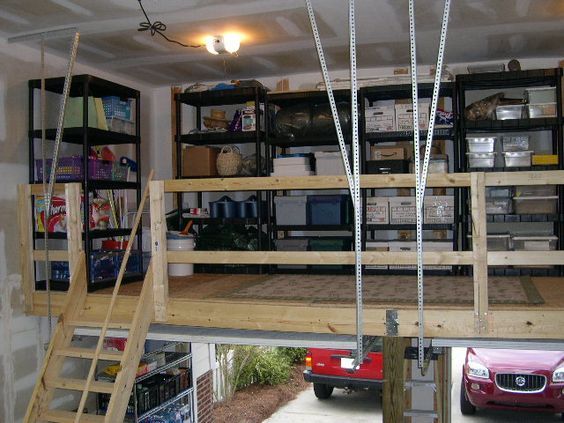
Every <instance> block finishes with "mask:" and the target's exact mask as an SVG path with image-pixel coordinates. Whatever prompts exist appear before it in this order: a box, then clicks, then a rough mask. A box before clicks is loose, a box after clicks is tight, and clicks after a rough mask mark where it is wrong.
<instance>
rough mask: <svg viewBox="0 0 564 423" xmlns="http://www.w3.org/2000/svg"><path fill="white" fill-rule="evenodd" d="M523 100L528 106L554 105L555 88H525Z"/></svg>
mask: <svg viewBox="0 0 564 423" xmlns="http://www.w3.org/2000/svg"><path fill="white" fill-rule="evenodd" d="M525 100H527V103H529V104H535V103H556V87H532V88H525Z"/></svg>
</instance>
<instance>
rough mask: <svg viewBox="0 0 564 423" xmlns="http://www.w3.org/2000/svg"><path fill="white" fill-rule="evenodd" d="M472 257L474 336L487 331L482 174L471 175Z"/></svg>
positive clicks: (483, 183)
mask: <svg viewBox="0 0 564 423" xmlns="http://www.w3.org/2000/svg"><path fill="white" fill-rule="evenodd" d="M471 175H472V177H471V179H472V185H471V188H470V191H471V199H472V255H473V259H474V264H473V268H472V269H473V277H474V317H475V320H476V334H480V335H482V334H484V333H486V332H487V330H488V325H487V319H488V243H487V223H486V187H485V174H484V173H483V172H479V173H472V174H471Z"/></svg>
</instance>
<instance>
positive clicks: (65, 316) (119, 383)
mask: <svg viewBox="0 0 564 423" xmlns="http://www.w3.org/2000/svg"><path fill="white" fill-rule="evenodd" d="M152 174H153V172H151V174H150V175H149V181H150V180H151V178H152ZM148 187H149V183H147V186H146V188H145V191H144V193H143V197H142V199H141V202H140V204H139V208H138V210H137V214H136V216H135V221H134V224H133V228H132V230H131V236H130V239H133V235H134V234H135V233H136V232H137V229H138V227H139V223H140V221H141V212H142V210H143V207H144V204H145V200H146V198H147V195H148V192H149V190H148ZM132 245H133V243H132V242H129V243H128V246H127V249H126V250H125V254H124V257H123V260H122V263H121V267H120V271H119V274H118V277H117V280H116V284H115V286H114V289H113V293H112V297H111V300H110V301H109V304H108V309H107V310H106V313H105V319H104V320H96V319H85V318H84V317H83V316H84V315H85V311H86V296H87V274H86V260H85V255H84V252H81V253H80V256H79V259H78V260H77V262H76V264H75V266H74V268H73V269H72V272H71V279H70V287H69V291H68V293H67V295H66V298H65V303H64V305H63V312H62V314H61V315H60V316H59V320H58V322H57V325H56V327H55V331H54V333H53V336H52V338H51V342H50V344H49V348H48V349H47V352H46V355H45V359H44V362H43V366H42V368H41V370H40V374H39V376H38V379H37V382H36V384H35V388H34V390H33V393H32V396H31V399H30V402H29V405H28V408H27V412H26V415H25V418H24V422H61V423H78V422H85V423H90V422H100V423H101V422H106V423H115V422H121V421H123V419H124V417H125V412H126V410H127V405H128V403H129V397H130V395H131V390H132V388H133V384H134V381H135V375H136V374H137V368H138V365H139V360H140V359H141V356H142V355H143V349H144V343H145V339H146V337H147V332H148V330H149V326H150V324H151V321H152V320H153V317H154V310H155V306H154V299H153V276H152V274H153V272H152V264H149V269H148V270H147V273H146V276H145V280H144V281H143V287H142V289H141V294H140V296H139V299H138V302H137V305H136V308H135V312H134V313H133V317H132V319H131V321H128V322H124V321H117V320H112V311H113V309H114V306H115V304H116V301H117V297H118V293H119V288H120V286H121V281H122V280H123V276H124V274H125V268H126V265H127V260H128V259H129V255H130V252H131V247H132ZM79 327H88V328H95V329H96V328H97V329H100V333H99V335H98V342H97V344H96V348H95V349H88V348H77V347H73V346H72V345H71V343H72V340H73V336H74V334H75V330H76V329H77V328H79ZM108 329H122V330H127V331H128V336H127V343H126V346H125V349H124V351H123V352H114V351H104V350H103V346H104V339H105V337H106V333H107V331H108ZM67 358H73V359H83V360H90V369H89V372H88V376H87V377H86V379H72V378H66V377H63V376H61V372H62V370H63V364H64V361H65V359H67ZM98 360H112V361H116V362H118V363H119V371H118V373H117V375H116V377H115V380H114V382H113V383H112V382H106V381H96V380H95V373H96V367H97V364H98ZM55 390H66V391H79V392H82V395H81V398H80V403H79V405H78V407H75V409H73V410H60V409H53V408H51V403H52V402H53V397H54V394H55ZM89 393H103V394H110V401H109V404H108V408H107V410H106V414H105V415H95V414H86V413H84V406H85V404H86V400H87V397H88V394H89Z"/></svg>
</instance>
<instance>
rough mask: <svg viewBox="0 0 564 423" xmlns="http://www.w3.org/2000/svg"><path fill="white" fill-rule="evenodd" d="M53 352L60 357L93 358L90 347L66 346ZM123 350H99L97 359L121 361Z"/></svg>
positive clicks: (92, 351)
mask: <svg viewBox="0 0 564 423" xmlns="http://www.w3.org/2000/svg"><path fill="white" fill-rule="evenodd" d="M55 354H56V355H59V356H62V357H72V358H87V359H93V358H94V350H93V349H90V348H78V347H67V348H61V349H58V350H55ZM122 357H123V352H121V351H107V350H106V351H101V352H100V355H99V356H98V359H99V360H111V361H121V359H122Z"/></svg>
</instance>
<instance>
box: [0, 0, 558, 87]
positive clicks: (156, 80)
mask: <svg viewBox="0 0 564 423" xmlns="http://www.w3.org/2000/svg"><path fill="white" fill-rule="evenodd" d="M312 3H313V7H314V9H315V11H316V16H317V21H318V26H319V29H320V33H321V37H322V40H323V44H324V47H325V50H326V55H327V61H328V65H329V67H330V68H331V69H344V68H347V67H348V26H347V2H346V1H344V0H312ZM415 4H416V11H417V33H418V46H417V48H418V55H419V60H420V62H421V63H422V64H423V63H426V64H430V63H432V62H433V60H434V57H435V55H436V49H437V41H438V30H439V27H440V19H441V16H442V7H443V2H442V1H439V0H416V1H415ZM143 5H144V6H145V8H146V10H147V13H148V14H149V17H150V18H151V19H152V20H161V21H162V22H164V23H165V24H166V25H167V26H168V29H167V31H166V34H167V35H169V36H170V37H173V38H178V39H180V40H181V41H183V42H185V43H195V44H199V43H201V42H202V38H203V37H204V36H205V35H215V34H218V33H223V32H226V31H238V32H241V33H242V34H244V35H245V37H246V38H245V39H244V41H243V42H242V46H241V49H240V51H239V55H238V57H234V56H225V55H220V56H212V55H210V54H209V53H207V51H206V50H205V49H203V48H200V49H188V48H183V47H180V46H176V45H174V44H170V43H167V42H166V41H165V40H163V39H162V38H160V37H158V36H156V37H154V38H151V36H150V34H149V33H148V32H138V31H137V27H138V25H139V23H140V22H141V21H142V20H143V16H142V13H141V10H140V8H139V3H138V0H95V1H93V0H0V36H1V37H4V38H9V37H13V36H16V35H22V34H26V33H34V32H38V31H44V30H52V29H58V28H64V27H68V26H76V27H78V29H79V31H80V33H81V43H80V47H79V59H78V60H79V61H82V62H83V63H87V64H90V65H93V66H95V67H98V68H100V69H104V70H106V71H109V72H114V73H121V74H123V75H126V76H127V77H129V78H132V79H138V80H141V81H144V82H147V83H151V84H153V85H165V84H170V83H178V82H187V83H189V82H197V81H210V80H221V79H233V78H260V77H265V76H270V75H281V76H283V75H289V74H293V73H302V72H310V71H317V70H318V69H319V65H318V61H317V55H316V52H315V48H314V44H313V38H312V35H311V30H310V27H309V20H308V17H307V11H306V9H305V2H304V0H261V1H259V0H255V1H252V0H144V1H143ZM356 6H357V7H356V14H357V43H358V66H359V67H361V68H367V67H380V66H400V65H401V66H405V65H407V64H408V62H409V56H408V54H409V50H408V29H409V26H408V12H407V0H357V1H356ZM37 43H38V42H37V41H35V42H28V44H34V45H36V46H37ZM47 46H48V49H49V51H51V52H53V53H56V54H59V55H62V56H65V57H66V56H67V55H68V51H69V39H54V40H49V41H48V42H47ZM563 46H564V0H452V6H451V17H450V23H449V36H448V42H447V50H446V57H445V61H446V63H461V62H472V61H487V60H505V59H507V58H510V57H514V58H542V57H559V56H562V55H564V48H563Z"/></svg>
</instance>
